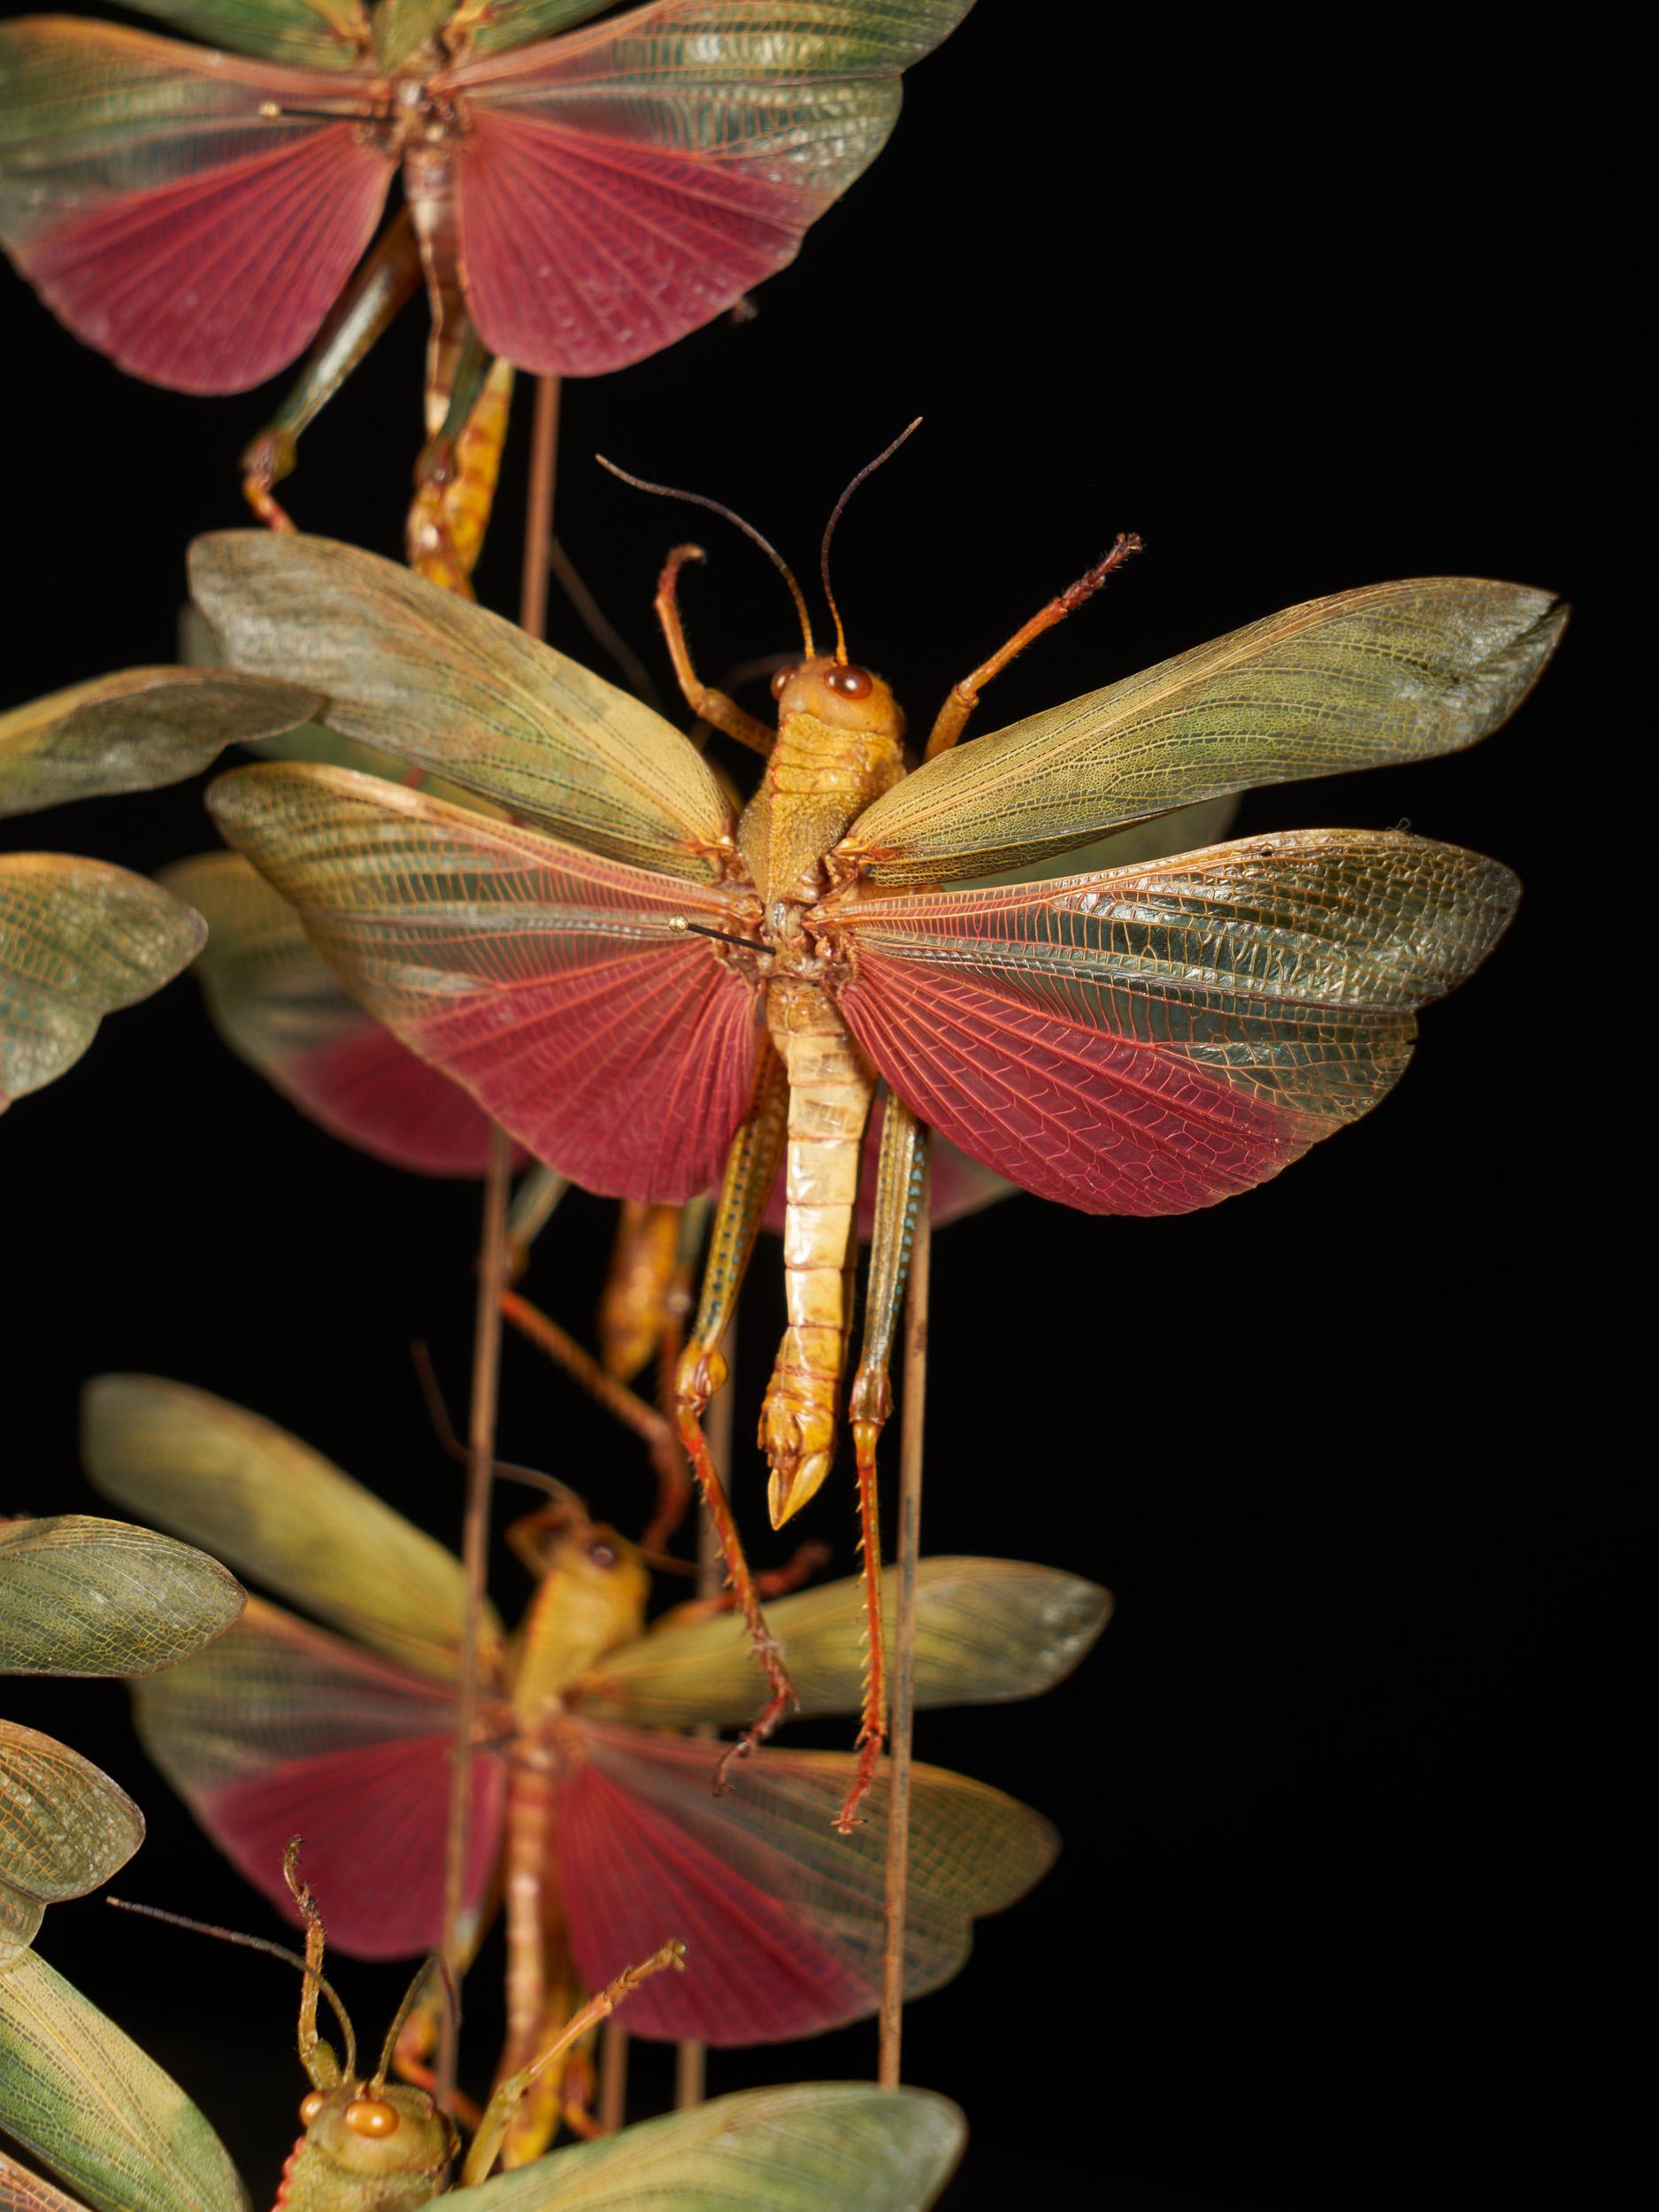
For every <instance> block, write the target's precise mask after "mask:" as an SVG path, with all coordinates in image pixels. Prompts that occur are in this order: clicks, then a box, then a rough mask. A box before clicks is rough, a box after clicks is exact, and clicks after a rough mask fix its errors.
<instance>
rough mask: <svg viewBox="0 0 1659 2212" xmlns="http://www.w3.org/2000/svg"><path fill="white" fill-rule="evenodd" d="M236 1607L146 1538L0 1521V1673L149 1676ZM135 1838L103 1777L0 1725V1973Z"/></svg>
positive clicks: (46, 1740)
mask: <svg viewBox="0 0 1659 2212" xmlns="http://www.w3.org/2000/svg"><path fill="white" fill-rule="evenodd" d="M241 1610H242V1587H241V1585H240V1584H239V1583H238V1582H237V1581H236V1578H235V1577H234V1575H230V1574H227V1572H226V1571H225V1570H224V1568H223V1567H221V1566H220V1565H219V1562H218V1561H217V1560H215V1559H210V1558H209V1557H208V1556H207V1555H206V1553H205V1552H199V1551H197V1550H196V1549H195V1548H194V1547H193V1546H191V1545H189V1544H180V1543H176V1542H175V1541H174V1540H173V1538H172V1537H170V1536H158V1535H157V1534H156V1532H155V1531H154V1530H153V1529H147V1528H133V1527H131V1526H129V1525H128V1524H127V1522H125V1521H106V1520H103V1519H100V1518H99V1517H97V1516H96V1515H93V1514H85V1513H65V1514H59V1515H57V1516H54V1517H50V1518H49V1519H44V1520H10V1521H0V1674H53V1675H58V1674H68V1675H141V1674H150V1673H153V1672H154V1671H156V1670H157V1669H158V1668H162V1667H171V1666H174V1665H176V1664H177V1663H178V1662H179V1661H180V1659H188V1657H189V1655H191V1653H192V1652H196V1651H200V1650H201V1648H202V1647H203V1646H204V1644H207V1643H211V1641H212V1640H213V1638H214V1637H215V1636H219V1635H221V1634H222V1633H223V1632H224V1631H225V1630H226V1629H227V1628H228V1627H229V1626H230V1624H231V1623H232V1622H233V1621H234V1619H235V1617H236V1616H237V1614H238V1613H240V1612H241ZM143 1836H144V1817H143V1815H142V1813H141V1812H140V1811H139V1809H138V1808H137V1806H136V1805H134V1802H133V1801H132V1799H131V1798H130V1797H128V1795H127V1792H126V1791H125V1790H124V1789H121V1788H119V1786H117V1784H115V1783H114V1782H112V1781H111V1779H110V1778H109V1776H108V1775H107V1774H105V1773H104V1772H103V1771H102V1770H100V1769H99V1768H97V1767H95V1766H94V1765H93V1764H92V1763H91V1762H90V1761H89V1760H87V1759H83V1758H81V1755H80V1754H79V1753H78V1752H73V1751H71V1750H70V1749H69V1748H68V1747H67V1746H66V1745H64V1744H60V1743H56V1742H54V1741H53V1740H52V1739H51V1737H50V1736H42V1735H41V1734H40V1733H39V1732H38V1731H36V1730H35V1729H33V1728H24V1727H22V1726H20V1725H19V1724H17V1723H16V1722H13V1721H9V1720H0V1962H4V1961H5V1960H6V1959H8V1958H10V1957H11V1956H12V1955H13V1954H14V1953H15V1952H16V1951H19V1950H21V1949H22V1948H24V1947H26V1946H27V1945H28V1944H29V1943H31V1942H32V1941H33V1940H34V1939H35V1932H36V1931H37V1930H38V1928H39V1927H40V1924H41V1916H42V1913H43V1911H44V1909H45V1908H46V1907H47V1906H48V1905H52V1904H57V1903H58V1902H59V1901H61V1900H62V1899H64V1898H65V1897H82V1896H84V1895H85V1894H86V1893H87V1892H88V1890H90V1889H96V1888H97V1887H98V1886H99V1885H100V1883H103V1882H106V1881H108V1879H109V1878H110V1876H111V1874H113V1873H114V1871H115V1870H116V1869H117V1867H119V1866H124V1865H125V1864H126V1863H127V1860H128V1859H129V1858H130V1857H131V1856H132V1855H133V1853H134V1851H136V1850H137V1848H138V1847H139V1845H140V1843H142V1840H143Z"/></svg>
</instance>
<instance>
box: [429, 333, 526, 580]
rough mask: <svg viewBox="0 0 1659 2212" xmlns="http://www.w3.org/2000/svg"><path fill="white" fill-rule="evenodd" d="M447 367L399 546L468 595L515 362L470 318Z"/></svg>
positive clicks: (432, 577) (503, 431)
mask: <svg viewBox="0 0 1659 2212" xmlns="http://www.w3.org/2000/svg"><path fill="white" fill-rule="evenodd" d="M445 358H446V360H447V359H449V356H448V355H447V354H446V356H445ZM453 371H454V382H453V384H452V385H451V386H450V388H449V396H448V400H447V403H446V406H445V410H444V416H443V420H442V423H441V424H440V426H439V427H438V429H437V431H436V433H435V434H434V435H433V436H432V437H431V438H430V439H428V441H427V442H426V445H425V446H423V447H422V449H421V451H420V457H419V459H418V460H417V462H416V464H415V498H414V503H413V504H412V505H411V508H410V510H409V520H408V523H407V526H406V527H405V532H404V550H405V552H406V553H407V556H408V559H409V565H410V566H411V568H412V569H414V570H415V572H417V574H419V575H421V576H425V577H426V579H427V580H429V581H430V582H432V583H434V584H439V585H442V588H444V589H445V590H446V591H454V592H458V593H459V594H460V595H461V596H462V597H463V598H464V599H470V598H471V597H472V581H471V579H472V570H473V567H474V565H475V564H476V562H477V560H478V557H479V554H480V551H481V550H482V549H483V544H484V533H485V531H486V529H487V528H488V526H489V514H490V509H491V507H492V506H493V505H494V503H495V480H496V478H497V477H498V476H499V475H500V473H501V449H502V445H503V442H504V440H505V438H506V435H507V413H508V409H509V406H510V404H511V399H512V381H513V378H512V365H511V363H510V362H506V361H497V360H495V359H494V358H493V357H492V356H491V355H490V354H489V352H488V350H487V349H486V348H485V346H484V343H483V342H482V340H481V339H480V337H479V335H478V333H477V331H476V330H475V329H474V328H473V326H472V323H471V322H470V321H468V322H466V323H465V325H464V326H463V335H462V338H461V341H460V345H459V349H458V351H457V353H456V354H455V355H454V357H453Z"/></svg>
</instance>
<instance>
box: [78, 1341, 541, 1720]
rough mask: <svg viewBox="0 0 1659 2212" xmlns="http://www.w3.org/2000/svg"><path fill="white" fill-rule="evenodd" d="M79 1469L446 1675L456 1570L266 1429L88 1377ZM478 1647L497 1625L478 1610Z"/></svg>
mask: <svg viewBox="0 0 1659 2212" xmlns="http://www.w3.org/2000/svg"><path fill="white" fill-rule="evenodd" d="M81 1451H82V1455H83V1457H84V1459H85V1462H86V1468H87V1472H88V1475H89V1476H90V1477H91V1478H92V1480H93V1481H94V1482H95V1483H96V1485H97V1486H98V1488H99V1489H100V1490H102V1491H103V1492H104V1494H105V1495H106V1496H108V1497H111V1498H116V1499H119V1502H121V1503H122V1504H123V1505H127V1506H131V1507H133V1508H134V1509H135V1510H137V1511H139V1512H142V1513H144V1514H145V1515H147V1516H149V1517H150V1518H152V1519H154V1520H157V1521H161V1522H163V1523H165V1525H167V1526H168V1527H170V1528H177V1529H182V1530H183V1531H184V1532H185V1533H186V1534H187V1535H190V1536H194V1537H197V1538H199V1539H200V1540H201V1541H202V1542H203V1543H204V1544H207V1545H211V1548H212V1549H213V1550H214V1552H215V1553H218V1554H222V1555H223V1556H224V1557H225V1558H227V1559H228V1560H230V1561H231V1562H232V1563H234V1564H236V1565H238V1566H241V1567H242V1569H243V1570H244V1571H246V1572H247V1573H249V1574H250V1575H253V1576H256V1577H257V1578H258V1580H260V1581H261V1582H263V1583H265V1584H267V1585H268V1586H269V1587H270V1588H272V1589H273V1590H278V1591H280V1593H281V1594H282V1595H283V1596H284V1597H287V1598H292V1599H294V1600H295V1601H297V1602H298V1603H300V1604H302V1605H303V1606H305V1607H307V1608H308V1609H310V1610H311V1612H313V1613H316V1614H318V1615H319V1616H320V1617H321V1618H322V1619H324V1620H326V1621H327V1622H328V1623H330V1624H331V1625H332V1626H334V1627H335V1628H339V1629H342V1630H343V1631H344V1632H346V1633H347V1634H348V1635H350V1636H355V1637H357V1639H358V1640H360V1641H361V1642H363V1643H365V1644H367V1645H368V1646H369V1647H371V1649H373V1650H375V1651H381V1652H385V1653H387V1654H388V1655H389V1656H391V1657H392V1658H394V1659H399V1660H402V1661H403V1663H404V1664H405V1665H407V1666H410V1667H413V1668H414V1669H415V1670H416V1671H418V1672H419V1673H420V1674H422V1675H426V1676H434V1675H435V1676H437V1677H439V1678H448V1677H449V1676H450V1675H452V1674H453V1672H454V1671H455V1654H456V1652H457V1648H458V1647H459V1643H460V1635H461V1614H462V1608H463V1589H464V1578H463V1575H462V1571H461V1563H460V1561H459V1560H458V1559H457V1558H456V1557H455V1556H454V1555H453V1554H451V1553H449V1552H447V1551H445V1549H444V1548H443V1546H442V1544H439V1543H435V1542H434V1540H433V1539H432V1538H431V1537H430V1536H426V1535H424V1534H423V1533H422V1532H421V1531H420V1530H419V1529H418V1528H415V1527H413V1526H411V1524H410V1523H409V1522H408V1521H406V1520H405V1519H404V1518H403V1515H402V1514H401V1513H397V1512H395V1511H394V1510H393V1509H392V1508H391V1507H390V1506H389V1505H387V1504H385V1503H383V1502H382V1501H381V1500H380V1499H379V1498H377V1497H376V1496H375V1495H374V1494H373V1491H370V1490H365V1488H364V1487H363V1486H362V1484H361V1483H357V1482H354V1481H353V1480H352V1479H351V1477H350V1476H349V1475H345V1474H342V1472H341V1471H340V1470H339V1469H338V1468H337V1467H334V1466H331V1465H330V1464H329V1463H328V1461H327V1460H326V1459H325V1458H323V1456H322V1455H321V1454H320V1453H319V1452H314V1451H312V1450H311V1448H310V1447H309V1446H308V1445H305V1444H302V1443H301V1442H300V1440H299V1439H298V1438H297V1437H293V1436H290V1435H288V1432H287V1431H286V1430H283V1429H280V1428H278V1427H277V1426H276V1425H275V1424H274V1423H273V1422H271V1421H264V1420H261V1419H260V1417H259V1416H258V1415H257V1413H246V1412H244V1411H243V1410H242V1408H241V1407H240V1406H234V1405H231V1404H229V1403H228V1402H227V1401H226V1400H225V1399H223V1398H215V1397H212V1396H211V1395H210V1394H209V1393H208V1392H206V1391H205V1390H192V1389H191V1388H190V1387H189V1386H188V1384H185V1383H176V1382H167V1381H165V1380H163V1379H162V1378H161V1377H160V1376H158V1375H99V1376H97V1377H96V1379H94V1380H93V1381H92V1382H90V1383H88V1385H87V1387H86V1389H85V1390H84V1391H83V1392H82V1394H81ZM485 1636H486V1642H487V1647H488V1648H489V1649H492V1650H498V1649H499V1647H500V1645H501V1641H502V1630H501V1624H500V1622H499V1621H498V1620H497V1619H496V1617H495V1614H494V1613H493V1612H492V1613H489V1614H488V1615H487V1617H486V1621H485Z"/></svg>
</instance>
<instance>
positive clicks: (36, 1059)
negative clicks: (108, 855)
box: [0, 853, 205, 1111]
mask: <svg viewBox="0 0 1659 2212" xmlns="http://www.w3.org/2000/svg"><path fill="white" fill-rule="evenodd" d="M204 934H205V931H204V925H203V921H202V918H201V916H200V915H199V914H197V913H196V912H195V911H194V910H192V909H191V908H189V907H188V906H184V905H181V904H180V902H179V901H178V900H177V899H175V898H173V896H172V895H171V894H170V893H168V892H166V891H164V890H162V889H161V888H160V887H159V886H158V885H157V884H154V883H149V882H147V881H146V880H145V879H144V878H143V877H142V876H135V875H132V874H129V872H127V870H126V869H125V868H112V867H111V866H109V865H108V864H107V863H105V862H104V861H102V860H80V859H77V858H75V857H74V856H72V855H70V854H68V853H5V854H0V1111H3V1110H4V1108H5V1106H6V1105H7V1103H8V1102H10V1101H11V1100H12V1099H14V1098H21V1097H23V1096H24V1094H26V1093H27V1092H29V1091H37V1090H39V1089H41V1087H42V1086H43V1085H44V1084H47V1083H50V1082H51V1081H53V1080H54V1079H55V1078H57V1077H58V1076H60V1075H62V1074H63V1073H64V1071H65V1069H67V1068H72V1067H73V1065H74V1064H75V1062H76V1061H77V1060H78V1059H80V1057H81V1054H82V1053H83V1052H84V1051H85V1050H86V1048H87V1047H88V1045H89V1044H90V1043H91V1042H92V1040H93V1038H94V1037H95V1036H96V1034H97V1028H98V1024H99V1022H100V1021H101V1020H102V1019H103V1018H104V1015H105V1014H108V1013H112V1012H113V1011H115V1010H116V1009H117V1008H119V1007H123V1006H134V1005H136V1004H137V1002H138V1001H139V1000H140V999H144V998H148V997H149V996H150V993H151V992H152V991H158V990H159V989H160V988H161V987H162V985H163V984H164V983H166V982H169V981H170V980H171V979H173V977H174V976H175V975H177V974H178V972H179V971H180V968H183V967H185V966H187V965H188V964H189V962H190V961H191V960H192V959H193V958H194V957H195V956H196V953H197V951H198V950H199V949H201V944H202V939H203V937H204Z"/></svg>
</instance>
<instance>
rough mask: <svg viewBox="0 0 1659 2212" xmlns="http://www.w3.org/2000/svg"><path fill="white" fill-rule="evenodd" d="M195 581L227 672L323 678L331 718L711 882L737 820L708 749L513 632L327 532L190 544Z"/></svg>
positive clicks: (495, 793) (506, 802) (547, 823)
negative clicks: (230, 668) (230, 666)
mask: <svg viewBox="0 0 1659 2212" xmlns="http://www.w3.org/2000/svg"><path fill="white" fill-rule="evenodd" d="M191 577H192V584H193V589H194V591H195V594H196V601H197V603H198V604H199V605H200V606H201V608H202V610H203V611H204V613H205V614H206V616H207V618H208V619H209V621H210V622H211V624H212V626H213V627H214V629H215V630H216V631H217V632H218V634H219V638H220V640H221V641H222V642H223V644H224V646H225V649H226V651H227V656H228V657H229V658H230V659H231V660H232V661H233V662H234V664H235V665H236V666H237V667H239V668H244V669H249V670H252V671H254V672H258V673H265V674H279V675H284V676H297V677H299V678H301V679H302V680H304V681H305V682H307V683H310V684H314V685H315V686H316V687H317V689H318V690H319V692H321V693H322V694H323V695H325V697H326V701H327V704H326V707H325V708H324V710H323V711H322V719H323V720H325V721H326V723H327V724H328V726H329V727H330V728H332V729H335V730H339V731H341V732H342V733H344V734H345V735H346V736H348V737H354V738H357V739H360V740H362V741H365V742H366V743H368V744H371V745H376V746H380V747H383V748H384V749H386V750H387V751H388V752H391V753H393V754H395V755H396V757H398V758H399V759H402V760H405V761H409V762H412V763H413V764H416V765H417V766H419V767H422V768H426V769H430V770H434V771H436V772H438V773H440V774H442V775H443V776H445V777H448V778H449V780H451V781H453V782H455V783H457V784H459V785H461V786H462V787H463V788H464V789H465V790H467V791H470V792H473V793H475V794H477V795H479V796H480V797H482V798H485V799H489V800H493V801H495V803H498V804H500V805H502V806H504V807H506V808H508V809H510V810H511V812H512V813H513V814H515V815H517V816H520V817H522V818H525V819H526V820H527V821H530V822H533V823H535V824H537V825H539V826H541V827H542V828H543V829H547V830H550V831H552V832H553V833H554V834H555V835H557V836H559V837H565V838H568V839H570V840H571V841H572V842H573V843H575V844H578V845H580V846H582V847H583V848H585V849H587V850H588V851H590V852H596V853H603V854H606V855H610V856H615V857H617V858H618V859H622V860H626V861H629V862H632V863H633V864H635V865H636V866H640V867H645V868H656V869H661V870H664V871H666V872H668V873H669V874H671V875H676V876H682V877H687V878H689V879H692V880H694V881H701V880H706V879H711V878H713V877H716V876H718V874H719V872H720V867H719V863H718V858H717V857H716V855H717V852H718V848H719V847H720V845H721V843H722V841H723V840H724V839H725V838H726V836H727V834H728V833H729V831H730V828H731V820H730V816H729V814H728V811H727V809H726V802H725V800H724V798H723V797H722V795H721V793H720V788H719V786H718V784H717V783H716V781H715V779H714V776H713V773H712V772H711V771H710V769H709V768H708V766H707V765H706V764H705V763H704V762H703V759H702V757H701V756H700V755H699V754H698V753H697V752H696V751H695V749H694V748H693V747H692V746H691V745H689V744H688V743H687V741H686V740H685V739H684V738H683V737H682V736H681V735H680V733H679V731H678V730H676V729H674V728H672V726H670V725H669V724H668V723H666V722H664V720H663V718H662V717H661V716H660V715H657V714H654V713H653V712H652V711H651V710H650V709H649V707H644V706H641V704H640V703H639V702H638V700H636V699H631V698H630V697H629V696H628V695H627V694H626V692H623V691H618V689H617V688H616V687H615V686H614V685H612V684H608V683H606V682H605V681H604V680H603V679H602V678H601V677H598V676H595V675H592V674H590V673H589V672H588V670H587V669H585V668H583V667H581V666H580V664H578V663H577V662H575V661H572V660H566V659H565V657H564V656H563V655H562V654H559V653H556V652H554V651H553V650H552V649H551V648H550V647H549V646H546V645H542V644H541V643H539V642H538V641H536V640H535V639H534V638H531V637H527V636H526V634H525V633H524V632H523V631H522V630H520V629H518V627H517V626H515V625H514V624H512V623H511V622H503V620H502V618H500V616H498V615H493V614H491V613H489V612H488V611H487V610H486V609H484V608H482V607H478V606H474V605H472V604H471V603H469V602H468V601H466V600H464V599H460V598H458V597H457V595H455V594H454V593H453V592H448V591H442V590H440V589H439V588H438V587H437V586H436V585H434V584H429V583H427V582H426V580H425V579H424V578H422V577H419V576H415V575H412V574H411V572H409V570H407V569H405V568H400V567H398V566H397V565H396V563H395V562H392V561H384V560H380V558H378V557H376V556H375V555H373V554H372V553H360V552H358V551H357V550H356V549H354V548H352V547H350V546H343V545H335V544H332V543H331V542H330V541H328V540H326V539H323V538H306V537H299V536H291V537H283V536H277V535H273V534H270V533H268V532H265V531H228V532H225V533H223V534H220V535H219V536H216V537H209V538H203V539H198V540H197V541H196V545H195V547H194V548H193V549H192V554H191Z"/></svg>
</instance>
